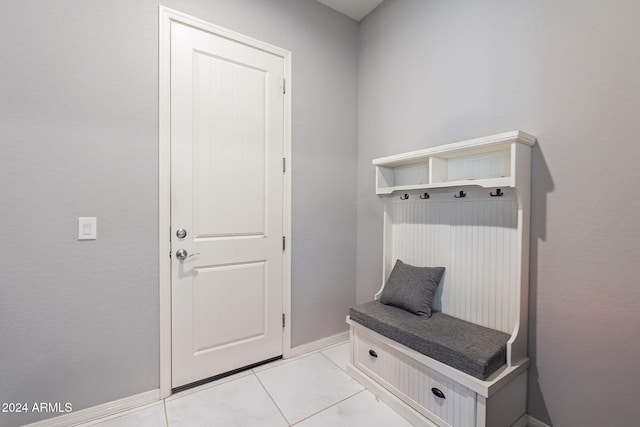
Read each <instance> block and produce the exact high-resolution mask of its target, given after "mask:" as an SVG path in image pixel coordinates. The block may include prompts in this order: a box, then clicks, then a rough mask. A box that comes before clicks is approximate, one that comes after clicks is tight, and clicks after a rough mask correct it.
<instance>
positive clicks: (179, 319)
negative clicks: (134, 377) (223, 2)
mask: <svg viewBox="0 0 640 427" xmlns="http://www.w3.org/2000/svg"><path fill="white" fill-rule="evenodd" d="M283 77H284V60H283V58H282V57H279V56H276V55H274V54H271V53H268V52H266V51H264V50H260V49H257V48H254V47H251V46H248V45H246V44H242V43H239V42H237V41H233V40H230V39H229V38H225V37H221V36H218V35H214V34H211V33H208V32H205V31H202V30H198V29H195V28H192V27H189V26H186V25H182V24H180V23H177V22H172V23H171V252H172V255H171V278H172V281H171V289H172V290H171V304H172V307H171V315H172V318H171V322H172V387H173V388H176V387H179V386H181V385H185V384H189V383H192V382H195V381H198V380H201V379H206V378H209V377H212V376H215V375H218V374H221V373H225V372H228V371H231V370H234V369H238V368H241V367H245V366H248V365H251V364H254V363H257V362H260V361H263V360H267V359H270V358H273V357H277V356H280V355H282V341H283V333H282V316H283V315H282V313H283V303H282V301H283V298H282V297H283V182H284V180H283V150H284V145H283V144H284V122H283V114H284V113H283V105H284V104H283V103H284V95H283ZM181 230H184V233H186V236H185V237H179V236H181V235H182V234H181V233H180V231H181ZM182 250H184V251H182ZM185 252H186V254H185ZM184 256H186V258H185V259H179V258H181V257H184Z"/></svg>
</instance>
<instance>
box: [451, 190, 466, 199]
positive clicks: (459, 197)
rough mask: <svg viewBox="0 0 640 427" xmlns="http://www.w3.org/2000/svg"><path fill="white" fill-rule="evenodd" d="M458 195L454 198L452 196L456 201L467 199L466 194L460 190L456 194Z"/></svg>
mask: <svg viewBox="0 0 640 427" xmlns="http://www.w3.org/2000/svg"><path fill="white" fill-rule="evenodd" d="M458 194H459V195H458V196H456V195H455V194H454V195H453V197H455V198H456V199H461V198H463V197H467V193H465V192H464V191H462V190H460V192H459V193H458Z"/></svg>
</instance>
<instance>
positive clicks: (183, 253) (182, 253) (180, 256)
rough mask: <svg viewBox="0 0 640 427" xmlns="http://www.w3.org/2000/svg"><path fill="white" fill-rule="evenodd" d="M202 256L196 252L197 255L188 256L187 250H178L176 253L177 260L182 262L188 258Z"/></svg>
mask: <svg viewBox="0 0 640 427" xmlns="http://www.w3.org/2000/svg"><path fill="white" fill-rule="evenodd" d="M196 255H200V252H196V253H195V254H191V255H188V254H187V250H186V249H178V250H177V251H176V258H178V259H179V260H180V261H184V260H185V259H187V258H191V257H192V256H196Z"/></svg>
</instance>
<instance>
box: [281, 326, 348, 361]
mask: <svg viewBox="0 0 640 427" xmlns="http://www.w3.org/2000/svg"><path fill="white" fill-rule="evenodd" d="M348 339H349V331H344V332H340V333H339V334H335V335H331V336H330V337H326V338H322V339H320V340H317V341H312V342H309V343H306V344H302V345H299V346H297V347H292V348H291V357H296V356H300V355H301V354H305V353H310V352H312V351H316V350H320V349H321V348H323V347H327V346H329V345H331V344H337V343H339V342H341V341H346V340H348Z"/></svg>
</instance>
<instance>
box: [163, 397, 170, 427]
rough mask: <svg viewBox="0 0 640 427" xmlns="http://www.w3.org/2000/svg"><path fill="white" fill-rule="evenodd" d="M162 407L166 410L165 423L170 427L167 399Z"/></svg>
mask: <svg viewBox="0 0 640 427" xmlns="http://www.w3.org/2000/svg"><path fill="white" fill-rule="evenodd" d="M162 407H163V408H164V422H165V423H166V424H167V427H169V414H167V398H166V397H165V398H164V399H162Z"/></svg>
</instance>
